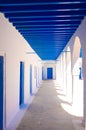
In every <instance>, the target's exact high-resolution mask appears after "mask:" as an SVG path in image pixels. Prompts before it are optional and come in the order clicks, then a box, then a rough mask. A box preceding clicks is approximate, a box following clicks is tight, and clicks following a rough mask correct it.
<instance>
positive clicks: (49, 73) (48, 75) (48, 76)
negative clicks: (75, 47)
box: [47, 68, 53, 79]
mask: <svg viewBox="0 0 86 130" xmlns="http://www.w3.org/2000/svg"><path fill="white" fill-rule="evenodd" d="M47 79H53V68H47Z"/></svg>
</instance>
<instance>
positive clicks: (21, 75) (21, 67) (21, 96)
mask: <svg viewBox="0 0 86 130" xmlns="http://www.w3.org/2000/svg"><path fill="white" fill-rule="evenodd" d="M19 104H20V105H22V104H24V62H20V101H19Z"/></svg>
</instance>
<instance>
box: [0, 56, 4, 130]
mask: <svg viewBox="0 0 86 130" xmlns="http://www.w3.org/2000/svg"><path fill="white" fill-rule="evenodd" d="M3 93H4V86H3V56H0V129H3Z"/></svg>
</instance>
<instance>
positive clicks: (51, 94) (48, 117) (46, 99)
mask: <svg viewBox="0 0 86 130" xmlns="http://www.w3.org/2000/svg"><path fill="white" fill-rule="evenodd" d="M59 90H61V88H60V86H59V85H56V84H55V81H51V80H48V81H43V83H42V85H41V87H40V89H39V90H38V92H37V94H36V95H35V98H34V100H33V101H32V103H31V105H30V106H29V108H28V110H27V111H26V113H25V115H24V117H23V119H22V120H21V122H20V124H19V126H18V127H17V129H16V130H84V128H83V127H82V126H81V123H77V120H78V119H79V118H78V117H75V116H72V115H71V114H69V113H68V112H67V111H65V110H64V109H63V108H62V106H61V104H62V103H65V104H68V105H70V104H69V103H68V102H66V101H63V100H61V99H59V97H58V95H59V93H58V91H59ZM74 123H75V124H74Z"/></svg>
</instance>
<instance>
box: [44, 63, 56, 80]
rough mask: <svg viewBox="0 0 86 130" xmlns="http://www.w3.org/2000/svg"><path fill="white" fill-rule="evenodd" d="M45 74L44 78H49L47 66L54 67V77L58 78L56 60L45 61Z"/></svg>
mask: <svg viewBox="0 0 86 130" xmlns="http://www.w3.org/2000/svg"><path fill="white" fill-rule="evenodd" d="M42 66H43V74H44V79H47V68H53V79H56V62H55V61H43V62H42Z"/></svg>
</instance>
